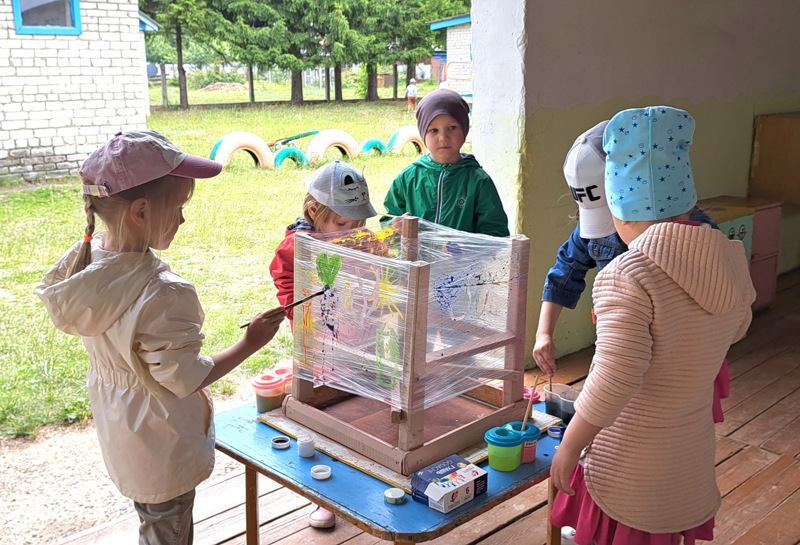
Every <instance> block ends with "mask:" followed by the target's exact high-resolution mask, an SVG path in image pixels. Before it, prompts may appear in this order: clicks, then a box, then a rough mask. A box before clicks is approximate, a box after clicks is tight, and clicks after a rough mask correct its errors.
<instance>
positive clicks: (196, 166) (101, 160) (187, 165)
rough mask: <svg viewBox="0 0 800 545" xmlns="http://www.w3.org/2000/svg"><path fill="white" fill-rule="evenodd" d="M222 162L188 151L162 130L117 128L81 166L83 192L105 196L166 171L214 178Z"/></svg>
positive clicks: (172, 173) (152, 178) (181, 174)
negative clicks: (122, 130) (182, 148)
mask: <svg viewBox="0 0 800 545" xmlns="http://www.w3.org/2000/svg"><path fill="white" fill-rule="evenodd" d="M221 171H222V163H218V162H216V161H212V160H211V159H206V158H205V157H198V156H196V155H189V154H188V153H186V152H183V151H181V150H179V149H178V148H177V147H176V146H175V144H173V143H172V142H170V141H169V139H168V138H167V137H166V136H164V135H163V134H161V133H158V132H156V131H151V130H143V131H129V132H125V133H122V132H118V133H117V134H116V135H115V136H114V138H112V139H111V140H109V141H108V142H106V143H105V144H103V145H102V146H101V147H100V148H98V149H96V150H95V151H94V152H92V154H91V155H89V157H87V158H86V161H84V162H83V166H81V178H83V192H84V193H85V194H86V195H94V196H96V197H108V196H110V195H114V194H115V193H119V192H120V191H125V190H126V189H130V188H132V187H136V186H140V185H142V184H146V183H147V182H150V181H153V180H155V179H157V178H161V177H162V176H166V175H167V174H171V175H173V176H179V177H181V178H213V177H214V176H216V175H217V174H219V173H220V172H221Z"/></svg>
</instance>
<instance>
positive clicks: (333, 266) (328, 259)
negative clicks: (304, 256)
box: [317, 254, 342, 287]
mask: <svg viewBox="0 0 800 545" xmlns="http://www.w3.org/2000/svg"><path fill="white" fill-rule="evenodd" d="M341 267H342V256H340V255H335V254H334V255H332V256H329V255H328V254H319V255H318V256H317V275H318V276H319V279H320V280H322V283H323V284H324V285H325V286H331V287H333V283H334V282H336V275H337V274H339V269H340V268H341Z"/></svg>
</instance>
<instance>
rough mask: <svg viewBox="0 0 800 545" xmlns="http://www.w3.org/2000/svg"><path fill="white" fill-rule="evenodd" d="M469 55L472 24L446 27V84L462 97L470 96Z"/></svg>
mask: <svg viewBox="0 0 800 545" xmlns="http://www.w3.org/2000/svg"><path fill="white" fill-rule="evenodd" d="M471 54H472V24H471V23H465V24H463V25H455V26H451V27H447V82H448V85H449V88H450V89H452V90H453V91H455V92H457V93H461V94H462V95H469V94H472V80H471V74H472V64H471V61H472V57H471ZM451 63H453V64H451Z"/></svg>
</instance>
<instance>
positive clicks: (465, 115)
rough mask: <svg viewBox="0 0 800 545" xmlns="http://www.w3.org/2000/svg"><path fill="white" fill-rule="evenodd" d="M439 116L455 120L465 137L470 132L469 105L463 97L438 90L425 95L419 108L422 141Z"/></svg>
mask: <svg viewBox="0 0 800 545" xmlns="http://www.w3.org/2000/svg"><path fill="white" fill-rule="evenodd" d="M438 115H449V116H450V117H452V118H454V119H455V120H456V121H457V122H458V124H459V125H461V128H462V129H463V130H464V136H466V135H467V133H468V132H469V105H468V104H467V102H466V101H465V100H464V99H463V98H461V95H459V94H458V93H456V92H455V91H451V90H450V89H437V90H436V91H433V92H432V93H428V94H427V95H425V96H424V97H423V99H422V101H420V103H419V106H417V128H418V129H419V135H420V136H421V137H422V141H423V142H424V141H425V133H427V132H428V126H429V125H430V124H431V122H432V121H433V120H434V119H435V118H436V116H438Z"/></svg>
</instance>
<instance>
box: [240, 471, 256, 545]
mask: <svg viewBox="0 0 800 545" xmlns="http://www.w3.org/2000/svg"><path fill="white" fill-rule="evenodd" d="M244 483H245V500H244V501H245V520H246V522H247V525H246V532H247V533H246V535H247V545H258V542H259V525H258V473H257V472H256V470H255V469H251V468H250V467H249V466H245V470H244Z"/></svg>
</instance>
